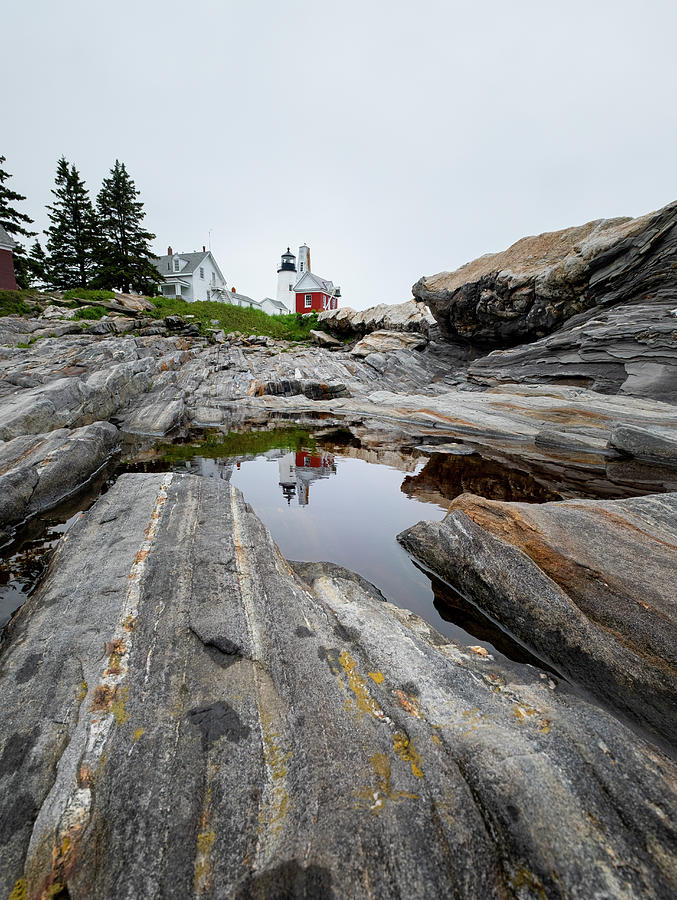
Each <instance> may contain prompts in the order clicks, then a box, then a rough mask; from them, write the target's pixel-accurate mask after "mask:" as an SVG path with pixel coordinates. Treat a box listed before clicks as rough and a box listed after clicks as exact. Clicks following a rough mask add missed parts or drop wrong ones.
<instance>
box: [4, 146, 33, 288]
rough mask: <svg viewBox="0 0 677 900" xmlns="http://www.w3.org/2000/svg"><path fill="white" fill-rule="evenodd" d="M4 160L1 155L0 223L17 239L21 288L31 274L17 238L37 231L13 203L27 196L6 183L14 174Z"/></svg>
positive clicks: (15, 258) (16, 249) (15, 259)
mask: <svg viewBox="0 0 677 900" xmlns="http://www.w3.org/2000/svg"><path fill="white" fill-rule="evenodd" d="M4 162H5V157H4V156H0V225H2V226H3V228H4V229H5V231H6V232H7V234H9V235H10V236H11V237H13V238H14V240H15V241H16V247H15V248H14V251H13V254H14V274H15V276H16V283H17V284H18V285H19V287H20V288H27V287H28V281H29V275H28V269H27V260H26V251H25V249H24V247H23V246H22V244H20V243H19V242H18V240H17V238H18V237H19V236H20V235H23V237H35V235H36V234H37V232H35V231H29V230H28V229H27V228H26V225H32V224H33V220H32V219H31V218H30V217H29V216H27V215H26V214H25V213H22V212H21V211H20V210H18V209H16V208H15V207H14V206H13V205H12V204H13V203H16V201H17V200H25V199H26V198H25V197H24V196H23V194H17V192H16V191H13V190H12V189H11V188H9V187H7V185H6V184H5V182H6V181H7V179H8V178H11V177H12V176H11V175H10V174H9V172H5V170H4V169H3V168H2V165H3V163H4Z"/></svg>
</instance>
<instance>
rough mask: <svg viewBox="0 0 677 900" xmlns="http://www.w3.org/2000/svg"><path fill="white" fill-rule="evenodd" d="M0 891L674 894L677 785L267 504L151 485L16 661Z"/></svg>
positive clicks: (131, 498) (201, 484) (10, 676)
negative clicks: (317, 555) (271, 515)
mask: <svg viewBox="0 0 677 900" xmlns="http://www.w3.org/2000/svg"><path fill="white" fill-rule="evenodd" d="M0 689H1V690H2V696H3V718H2V726H1V730H0V759H1V760H2V765H0V787H1V790H0V841H1V842H2V845H3V852H2V854H0V884H1V885H2V889H3V890H4V892H5V895H9V894H10V892H11V891H13V890H14V891H16V892H17V895H19V894H20V893H21V892H23V893H22V894H21V895H22V896H23V895H25V896H30V897H47V896H54V895H55V894H59V893H61V895H62V896H65V895H66V892H67V893H68V895H69V896H71V897H97V898H114V897H115V898H119V897H148V896H174V897H214V898H220V897H226V896H228V897H237V898H245V897H247V898H250V897H257V898H264V897H265V898H267V897H270V896H280V895H282V894H283V895H284V896H289V897H299V898H300V897H309V896H322V897H343V896H350V897H356V896H371V897H375V898H390V897H393V896H409V897H430V896H458V897H467V898H477V897H493V896H510V895H518V896H538V897H540V896H544V895H545V896H556V895H564V896H567V897H580V898H588V897H590V896H593V895H597V896H613V897H626V898H630V897H637V896H642V897H667V896H671V895H674V892H675V890H676V889H677V864H676V863H675V859H676V858H677V856H676V854H675V850H676V849H677V848H676V840H675V836H676V831H675V821H674V817H675V809H676V808H677V803H676V802H675V801H676V800H677V797H676V796H675V787H674V785H675V780H676V776H677V770H676V769H675V766H674V764H673V763H672V762H670V761H669V760H668V759H667V758H666V757H664V756H663V755H662V754H661V753H660V752H658V751H657V750H655V749H654V748H652V747H651V746H650V745H648V744H646V743H644V742H643V741H642V740H641V739H639V738H638V737H637V736H636V735H634V734H633V733H632V732H630V731H628V730H627V729H626V728H625V727H624V726H622V725H621V724H619V722H618V721H616V720H615V719H614V718H613V717H612V716H610V715H608V714H606V713H604V712H602V711H600V710H599V709H598V708H596V707H594V706H592V705H590V704H589V703H587V702H585V701H584V700H582V699H580V698H579V697H576V696H575V695H573V694H571V693H569V692H568V691H567V690H566V689H565V688H563V687H562V686H560V685H557V684H556V683H555V682H554V681H553V680H552V679H550V678H549V677H548V676H547V675H546V673H541V672H539V671H538V670H537V669H534V668H532V667H530V666H523V665H518V664H509V663H502V664H499V663H497V662H496V661H495V660H493V659H492V658H491V655H478V654H476V653H473V652H472V651H471V650H468V649H467V648H463V647H461V646H460V645H457V644H455V643H452V642H449V641H447V639H445V638H443V637H442V636H441V635H439V634H438V633H437V632H435V631H433V630H432V629H431V628H430V627H429V626H428V625H427V624H426V623H425V622H423V621H422V620H421V619H420V618H418V617H417V616H415V615H413V614H412V613H409V612H407V611H406V610H401V609H398V608H396V607H393V606H391V605H390V604H388V603H385V602H384V601H383V600H382V599H381V598H380V597H379V596H378V595H376V594H374V593H373V591H372V590H371V588H370V586H369V584H368V583H367V582H365V581H364V580H363V579H359V578H356V577H355V576H354V575H352V573H347V572H345V570H341V569H340V568H338V567H336V566H323V565H321V564H316V565H314V566H303V565H302V566H300V567H298V568H297V570H296V571H295V570H294V569H292V568H291V567H290V566H289V564H288V563H287V562H286V561H285V560H284V559H283V557H282V556H281V555H280V553H279V551H278V550H277V547H276V546H275V544H274V543H273V541H272V539H271V537H270V534H269V533H268V531H267V530H266V529H265V527H264V526H263V525H262V524H261V522H260V521H259V520H258V519H257V517H256V516H255V515H254V513H253V512H252V510H251V508H250V507H249V506H248V505H247V504H246V503H245V502H244V499H243V498H242V495H241V494H240V493H239V492H238V491H237V490H236V489H234V488H233V487H232V486H230V485H229V484H228V483H227V482H223V481H220V480H216V479H201V478H197V477H194V476H188V475H171V474H168V475H127V476H123V477H122V478H120V479H119V480H118V481H117V483H116V484H115V486H114V487H113V488H112V489H111V490H110V491H109V492H108V493H107V494H105V495H104V496H103V497H101V498H100V500H99V501H98V502H97V503H96V504H95V505H94V506H93V507H92V508H91V509H90V510H89V511H88V512H87V513H86V514H85V515H84V516H82V517H81V518H80V519H79V520H78V522H76V523H75V524H74V525H73V526H72V528H71V529H70V530H69V532H68V533H67V535H66V536H65V537H64V539H63V540H62V542H61V544H60V545H59V547H58V549H57V551H56V554H55V557H54V559H53V562H52V564H51V566H50V569H49V572H48V575H47V577H46V579H45V581H44V582H43V583H42V585H41V586H40V587H39V588H38V589H37V590H36V591H35V592H34V593H33V594H32V595H31V597H30V598H29V599H28V601H27V602H26V604H25V605H24V606H23V607H22V609H21V610H20V611H19V612H18V613H17V615H16V616H15V617H14V619H13V620H12V622H11V624H10V626H9V627H8V630H7V632H6V634H5V641H4V645H3V648H2V652H1V653H0Z"/></svg>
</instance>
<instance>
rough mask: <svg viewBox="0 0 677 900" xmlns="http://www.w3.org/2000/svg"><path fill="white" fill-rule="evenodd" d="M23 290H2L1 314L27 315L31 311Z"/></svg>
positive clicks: (0, 300) (0, 295)
mask: <svg viewBox="0 0 677 900" xmlns="http://www.w3.org/2000/svg"><path fill="white" fill-rule="evenodd" d="M22 293H23V292H22V291H0V316H25V315H26V313H29V312H30V311H31V308H30V306H29V305H28V304H27V303H26V302H25V301H24V299H23V296H22Z"/></svg>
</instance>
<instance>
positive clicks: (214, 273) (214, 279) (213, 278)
mask: <svg viewBox="0 0 677 900" xmlns="http://www.w3.org/2000/svg"><path fill="white" fill-rule="evenodd" d="M215 284H216V272H212V287H213V286H214V285H215Z"/></svg>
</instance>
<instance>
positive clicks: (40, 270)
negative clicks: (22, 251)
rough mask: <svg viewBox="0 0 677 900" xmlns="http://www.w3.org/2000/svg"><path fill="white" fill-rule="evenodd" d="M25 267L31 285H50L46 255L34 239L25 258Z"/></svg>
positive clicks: (41, 286)
mask: <svg viewBox="0 0 677 900" xmlns="http://www.w3.org/2000/svg"><path fill="white" fill-rule="evenodd" d="M26 267H27V269H28V279H29V282H30V285H31V287H39V288H45V287H49V286H50V283H49V275H48V267H47V255H46V254H45V251H44V250H43V249H42V246H41V245H40V241H34V243H33V246H32V247H31V252H30V253H29V254H28V259H27V260H26Z"/></svg>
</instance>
